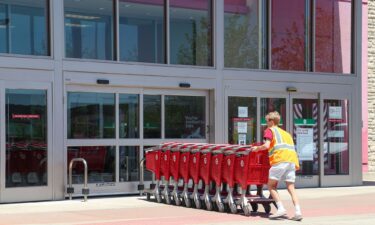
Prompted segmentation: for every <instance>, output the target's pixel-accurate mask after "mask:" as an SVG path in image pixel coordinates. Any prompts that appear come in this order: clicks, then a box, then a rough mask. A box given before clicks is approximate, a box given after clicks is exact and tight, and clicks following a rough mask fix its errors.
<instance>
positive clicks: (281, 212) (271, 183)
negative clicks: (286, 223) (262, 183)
mask: <svg viewBox="0 0 375 225" xmlns="http://www.w3.org/2000/svg"><path fill="white" fill-rule="evenodd" d="M277 183H278V181H277V180H273V179H268V184H267V186H268V190H269V191H270V193H271V196H272V198H273V200H274V201H275V202H276V205H277V212H276V213H275V214H274V215H271V216H270V217H269V218H270V219H276V218H280V217H284V216H285V215H286V210H285V208H284V206H283V204H282V202H281V200H280V197H279V193H277Z"/></svg>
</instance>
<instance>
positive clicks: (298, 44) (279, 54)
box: [272, 16, 305, 71]
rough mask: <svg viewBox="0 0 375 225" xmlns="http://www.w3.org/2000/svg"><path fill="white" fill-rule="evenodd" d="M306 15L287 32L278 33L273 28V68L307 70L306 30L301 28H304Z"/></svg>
mask: <svg viewBox="0 0 375 225" xmlns="http://www.w3.org/2000/svg"><path fill="white" fill-rule="evenodd" d="M304 21H305V20H304V17H303V16H301V17H300V20H299V22H300V23H301V24H297V22H293V23H292V24H291V26H290V27H289V28H286V29H285V32H283V33H278V32H276V31H275V29H274V28H272V44H273V46H272V69H280V70H296V71H304V70H305V36H304V35H303V34H305V32H302V35H301V32H300V30H299V28H301V27H302V28H304V25H303V22H304Z"/></svg>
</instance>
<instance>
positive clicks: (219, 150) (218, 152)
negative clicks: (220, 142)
mask: <svg viewBox="0 0 375 225" xmlns="http://www.w3.org/2000/svg"><path fill="white" fill-rule="evenodd" d="M223 152H224V149H216V150H213V151H212V154H215V155H216V154H221V153H223Z"/></svg>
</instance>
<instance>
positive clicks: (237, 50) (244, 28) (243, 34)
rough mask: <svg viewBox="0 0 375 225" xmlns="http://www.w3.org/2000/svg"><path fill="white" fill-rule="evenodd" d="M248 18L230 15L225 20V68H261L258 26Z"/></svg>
mask: <svg viewBox="0 0 375 225" xmlns="http://www.w3.org/2000/svg"><path fill="white" fill-rule="evenodd" d="M248 18H251V17H250V16H241V15H230V16H227V17H226V19H225V23H226V24H225V34H224V35H225V46H224V55H225V67H236V68H258V67H259V65H258V61H259V40H258V39H259V38H258V35H259V34H258V25H257V24H256V23H255V24H254V22H253V23H251V21H250V20H249V19H248Z"/></svg>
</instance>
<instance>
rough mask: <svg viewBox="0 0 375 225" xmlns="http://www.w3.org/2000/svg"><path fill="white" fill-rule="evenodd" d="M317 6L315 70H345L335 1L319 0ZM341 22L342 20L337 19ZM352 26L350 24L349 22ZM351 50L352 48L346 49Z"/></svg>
mask: <svg viewBox="0 0 375 225" xmlns="http://www.w3.org/2000/svg"><path fill="white" fill-rule="evenodd" d="M317 4H318V5H319V6H317V7H316V26H315V27H316V28H315V29H316V38H315V42H316V48H315V71H318V72H337V73H342V72H344V71H343V65H342V63H343V61H344V60H345V59H343V56H342V51H343V49H342V46H341V40H340V39H341V35H343V34H341V31H340V26H335V21H334V20H335V19H336V20H339V18H337V17H336V16H335V12H334V10H335V9H334V8H335V6H332V4H338V3H334V1H327V2H326V1H318V3H317ZM336 24H340V21H336ZM348 26H350V24H348ZM346 51H350V49H346Z"/></svg>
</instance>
